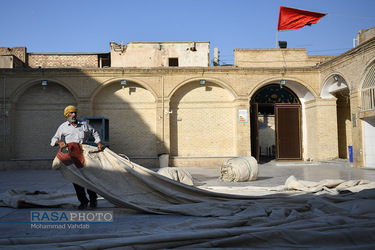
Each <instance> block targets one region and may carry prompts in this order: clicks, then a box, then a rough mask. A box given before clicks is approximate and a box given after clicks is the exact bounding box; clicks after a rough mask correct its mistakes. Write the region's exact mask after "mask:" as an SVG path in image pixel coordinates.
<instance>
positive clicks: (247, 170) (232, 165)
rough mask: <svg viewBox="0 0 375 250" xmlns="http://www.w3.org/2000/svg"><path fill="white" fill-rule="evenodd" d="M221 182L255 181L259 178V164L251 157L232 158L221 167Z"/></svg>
mask: <svg viewBox="0 0 375 250" xmlns="http://www.w3.org/2000/svg"><path fill="white" fill-rule="evenodd" d="M220 170H221V171H220V172H221V175H220V180H222V181H227V182H244V181H254V180H256V179H257V178H258V172H259V169H258V162H257V160H256V159H255V158H254V157H252V156H250V157H236V158H231V159H229V160H227V161H226V162H224V163H223V164H222V165H221V169H220Z"/></svg>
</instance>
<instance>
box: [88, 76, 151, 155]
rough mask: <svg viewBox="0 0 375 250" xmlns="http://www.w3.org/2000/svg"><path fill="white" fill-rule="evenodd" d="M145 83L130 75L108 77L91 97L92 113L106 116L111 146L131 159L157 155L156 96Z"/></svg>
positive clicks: (97, 115)
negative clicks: (124, 82)
mask: <svg viewBox="0 0 375 250" xmlns="http://www.w3.org/2000/svg"><path fill="white" fill-rule="evenodd" d="M122 79H124V80H127V84H126V86H121V84H120V80H122ZM144 86H145V84H140V83H139V81H134V80H131V78H121V79H120V78H116V79H110V80H109V81H106V83H105V84H104V85H103V86H101V87H99V88H97V89H96V91H95V92H94V93H95V95H92V97H91V99H92V110H93V116H96V117H106V118H107V119H109V127H110V138H109V145H110V147H111V149H112V150H114V151H115V152H120V153H125V154H126V155H128V156H129V157H132V158H139V157H142V158H145V157H148V158H152V157H155V158H156V156H157V141H158V140H157V131H156V123H157V119H156V112H157V111H156V110H157V109H156V101H155V99H156V98H155V97H156V95H155V93H154V92H152V91H150V88H146V87H144ZM146 86H147V85H146Z"/></svg>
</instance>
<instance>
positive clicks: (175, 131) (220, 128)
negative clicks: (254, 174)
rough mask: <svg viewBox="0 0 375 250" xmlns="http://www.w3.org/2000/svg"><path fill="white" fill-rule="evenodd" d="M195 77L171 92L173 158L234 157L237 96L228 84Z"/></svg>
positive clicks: (171, 149)
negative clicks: (202, 83) (229, 88)
mask: <svg viewBox="0 0 375 250" xmlns="http://www.w3.org/2000/svg"><path fill="white" fill-rule="evenodd" d="M201 79H202V78H192V79H189V80H187V81H184V82H182V83H181V84H179V85H178V87H176V88H175V89H174V90H173V91H172V92H171V93H172V95H170V110H171V111H172V113H171V114H170V116H169V117H170V154H171V156H172V157H223V156H228V155H230V156H234V155H236V154H235V151H236V144H235V143H236V140H235V130H236V121H237V119H236V117H235V109H236V106H235V105H234V102H235V100H236V98H235V97H236V95H234V94H233V93H232V92H231V91H228V89H226V88H225V87H223V86H225V85H223V84H217V83H216V82H213V81H212V79H207V78H204V79H205V80H206V84H205V85H200V84H199V80H201Z"/></svg>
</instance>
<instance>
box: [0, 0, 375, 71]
mask: <svg viewBox="0 0 375 250" xmlns="http://www.w3.org/2000/svg"><path fill="white" fill-rule="evenodd" d="M0 2H1V10H2V11H1V12H2V14H1V15H0V22H1V24H2V28H1V35H0V46H1V47H15V46H25V47H27V51H28V52H109V51H110V46H109V42H111V41H113V42H116V43H121V41H123V42H124V44H127V43H130V42H190V41H204V42H210V48H211V59H212V56H213V48H214V47H218V48H219V51H220V60H221V62H222V63H228V64H231V63H233V50H234V49H237V48H240V49H245V48H250V49H255V48H275V47H276V33H277V21H278V15H279V8H280V6H286V7H292V8H300V9H305V10H310V11H316V12H323V13H327V14H328V15H327V16H325V17H323V18H322V19H321V20H320V21H319V22H318V23H317V24H314V25H312V26H305V27H303V28H302V29H299V30H292V31H280V32H279V33H278V40H282V41H287V43H288V48H306V49H307V51H308V54H309V55H339V54H341V53H343V52H345V51H347V50H349V49H351V48H352V47H353V38H356V37H357V33H358V31H359V30H361V29H369V28H372V27H374V26H375V15H374V10H375V1H374V0H313V1H307V0H213V1H211V0H200V1H197V0H189V1H179V0H133V1H125V0H123V1H118V0H115V1H104V0H103V1H99V0H75V1H72V0H64V1H61V0H60V1H57V0H32V1H31V0H12V1H10V0H1V1H0Z"/></svg>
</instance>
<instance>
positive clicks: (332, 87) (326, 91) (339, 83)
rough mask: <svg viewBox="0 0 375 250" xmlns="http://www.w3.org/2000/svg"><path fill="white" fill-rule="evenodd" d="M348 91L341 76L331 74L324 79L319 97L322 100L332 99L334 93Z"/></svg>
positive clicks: (345, 82)
mask: <svg viewBox="0 0 375 250" xmlns="http://www.w3.org/2000/svg"><path fill="white" fill-rule="evenodd" d="M348 89H349V86H348V83H347V81H346V80H345V78H344V77H343V76H342V74H341V73H332V74H331V75H329V76H328V77H327V78H326V79H325V81H324V85H323V88H322V90H321V93H320V96H321V97H322V98H333V97H335V93H338V92H340V91H344V90H348Z"/></svg>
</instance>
